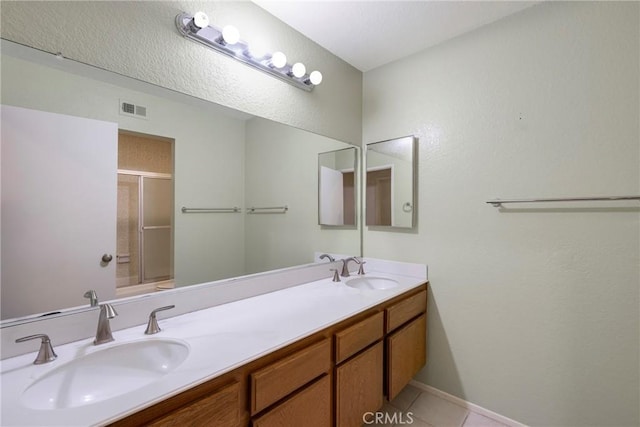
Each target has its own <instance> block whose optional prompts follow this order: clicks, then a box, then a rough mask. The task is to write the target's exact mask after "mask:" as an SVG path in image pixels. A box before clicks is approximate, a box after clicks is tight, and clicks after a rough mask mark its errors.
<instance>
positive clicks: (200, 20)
mask: <svg viewBox="0 0 640 427" xmlns="http://www.w3.org/2000/svg"><path fill="white" fill-rule="evenodd" d="M193 25H195V26H196V27H197V28H204V27H208V26H209V17H208V16H207V14H206V13H204V12H196V14H195V15H193Z"/></svg>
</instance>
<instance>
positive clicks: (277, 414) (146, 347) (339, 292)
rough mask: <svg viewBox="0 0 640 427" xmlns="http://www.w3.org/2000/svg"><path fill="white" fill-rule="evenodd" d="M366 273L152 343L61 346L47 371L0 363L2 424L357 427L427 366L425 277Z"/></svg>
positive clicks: (214, 317)
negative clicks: (363, 418)
mask: <svg viewBox="0 0 640 427" xmlns="http://www.w3.org/2000/svg"><path fill="white" fill-rule="evenodd" d="M372 264H373V263H372ZM367 273H368V274H367V275H366V276H356V275H355V274H354V275H352V276H351V277H349V278H342V280H343V281H342V282H338V283H336V282H332V281H331V278H326V279H321V280H316V281H312V282H308V283H304V284H300V285H297V286H291V287H288V288H286V289H282V290H279V291H276V292H270V293H267V294H263V295H258V296H254V297H250V298H245V299H242V300H238V301H235V302H231V303H227V304H221V305H219V306H215V307H210V308H207V309H204V310H198V311H195V312H192V313H187V314H183V315H179V316H176V317H172V318H167V319H162V318H161V319H159V323H160V326H161V328H162V331H161V332H160V333H158V334H156V335H153V336H145V335H144V334H143V331H144V325H139V326H136V327H131V328H127V329H123V330H120V331H116V332H114V333H113V336H114V338H115V341H114V342H112V343H109V344H104V345H100V346H94V345H93V344H92V339H84V340H81V341H76V342H72V343H69V344H65V345H59V346H56V347H55V350H56V352H57V353H58V359H57V360H55V361H54V362H51V363H47V364H44V365H33V364H32V362H33V358H34V356H35V354H33V353H28V354H24V355H21V356H17V357H13V358H9V359H5V360H3V361H2V384H3V393H2V422H3V424H5V423H6V424H10V425H42V426H45V425H68V426H72V425H114V426H137V425H153V426H170V425H185V424H190V425H213V426H248V425H253V426H260V427H269V426H282V425H304V426H316V425H317V426H333V425H335V426H352V425H354V426H355V425H361V424H362V417H363V415H364V414H365V413H366V412H374V411H376V410H378V409H380V407H381V406H382V405H383V403H384V398H385V397H386V398H388V399H393V398H394V397H395V396H396V395H397V394H398V393H399V392H400V390H401V389H402V388H403V387H404V386H405V385H406V384H407V383H408V382H409V380H410V379H411V378H412V377H413V376H414V375H415V374H416V373H417V372H418V370H420V369H421V368H422V367H423V366H424V364H425V362H426V303H427V286H428V282H427V280H426V274H425V275H424V276H423V277H415V276H407V275H401V274H398V273H397V272H389V271H381V270H380V271H376V270H373V269H372V271H368V272H367ZM176 304H178V303H176ZM45 332H48V331H45ZM54 346H55V341H54ZM81 367H86V368H88V369H87V370H80V368H81ZM89 368H90V369H89ZM146 370H149V371H153V372H147V371H146ZM163 370H164V371H163ZM165 371H166V372H165ZM151 376H153V378H152V379H149V378H151ZM83 377H84V378H83ZM47 382H48V383H47ZM110 383H114V384H116V385H117V387H116V388H115V389H111V390H106V388H108V386H109V384H110Z"/></svg>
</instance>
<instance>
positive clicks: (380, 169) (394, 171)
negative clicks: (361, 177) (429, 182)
mask: <svg viewBox="0 0 640 427" xmlns="http://www.w3.org/2000/svg"><path fill="white" fill-rule="evenodd" d="M416 162H417V142H416V138H415V137H413V136H406V137H403V138H396V139H391V140H388V141H381V142H375V143H371V144H367V145H366V151H365V163H366V174H365V188H366V193H365V196H364V197H365V200H366V201H365V224H366V225H367V226H372V227H396V228H412V227H413V226H414V225H415V220H416V219H415V218H416V208H415V206H416V200H415V199H416V170H417V164H416Z"/></svg>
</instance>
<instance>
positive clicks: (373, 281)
mask: <svg viewBox="0 0 640 427" xmlns="http://www.w3.org/2000/svg"><path fill="white" fill-rule="evenodd" d="M345 283H346V285H347V286H351V287H352V288H356V289H360V290H369V291H370V290H384V289H392V288H395V287H397V286H398V282H396V281H395V280H393V279H386V278H384V277H358V278H356V279H349V280H347V281H346V282H345Z"/></svg>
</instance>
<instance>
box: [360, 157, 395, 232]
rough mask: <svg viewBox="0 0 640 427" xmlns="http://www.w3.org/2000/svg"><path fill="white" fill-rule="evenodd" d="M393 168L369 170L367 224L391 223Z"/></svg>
mask: <svg viewBox="0 0 640 427" xmlns="http://www.w3.org/2000/svg"><path fill="white" fill-rule="evenodd" d="M391 176H392V173H391V168H390V167H387V168H380V169H374V170H367V207H366V212H367V218H366V224H367V225H391V220H392V218H391V205H392V199H393V195H392V193H391V188H392V185H391Z"/></svg>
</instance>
